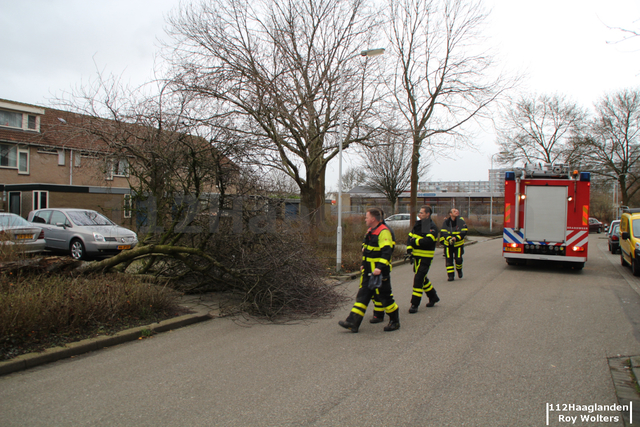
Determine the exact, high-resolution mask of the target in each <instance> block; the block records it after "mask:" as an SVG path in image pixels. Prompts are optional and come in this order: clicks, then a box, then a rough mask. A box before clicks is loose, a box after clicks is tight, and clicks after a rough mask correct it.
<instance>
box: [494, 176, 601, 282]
mask: <svg viewBox="0 0 640 427" xmlns="http://www.w3.org/2000/svg"><path fill="white" fill-rule="evenodd" d="M590 181H591V174H590V173H589V172H578V171H573V172H570V170H569V167H568V166H567V165H564V164H556V165H550V164H539V165H531V164H528V165H526V166H525V167H524V168H518V169H515V170H514V171H512V172H506V173H505V186H504V231H503V244H502V254H503V256H504V258H505V260H506V261H507V264H509V265H524V264H525V263H526V261H527V260H528V259H534V260H545V261H553V262H563V263H566V265H567V266H570V267H572V268H574V269H577V270H580V269H582V268H583V267H584V263H585V261H586V260H587V249H588V242H589V190H590V186H591V182H590Z"/></svg>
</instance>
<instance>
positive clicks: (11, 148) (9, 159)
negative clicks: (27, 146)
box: [0, 144, 18, 168]
mask: <svg viewBox="0 0 640 427" xmlns="http://www.w3.org/2000/svg"><path fill="white" fill-rule="evenodd" d="M17 160H18V148H17V147H16V146H15V145H7V144H0V167H5V168H15V167H16V166H17Z"/></svg>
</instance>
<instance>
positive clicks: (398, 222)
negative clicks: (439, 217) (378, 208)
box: [384, 213, 420, 228]
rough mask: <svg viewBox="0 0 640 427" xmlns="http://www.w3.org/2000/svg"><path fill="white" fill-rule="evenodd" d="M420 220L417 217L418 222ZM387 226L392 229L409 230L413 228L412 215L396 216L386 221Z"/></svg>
mask: <svg viewBox="0 0 640 427" xmlns="http://www.w3.org/2000/svg"><path fill="white" fill-rule="evenodd" d="M419 219H420V218H418V217H416V221H417V220H419ZM384 222H385V224H387V225H388V226H389V227H391V228H409V227H410V226H411V215H410V214H408V213H407V214H395V215H391V216H390V217H387V218H385V219H384Z"/></svg>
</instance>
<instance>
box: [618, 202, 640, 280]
mask: <svg viewBox="0 0 640 427" xmlns="http://www.w3.org/2000/svg"><path fill="white" fill-rule="evenodd" d="M636 211H638V210H637V209H629V210H626V211H624V212H623V213H622V217H621V218H620V264H622V265H623V266H624V265H630V266H631V271H632V272H633V275H634V276H640V260H639V259H638V256H639V255H640V249H639V248H640V211H638V212H636Z"/></svg>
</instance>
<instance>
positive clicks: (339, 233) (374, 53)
mask: <svg viewBox="0 0 640 427" xmlns="http://www.w3.org/2000/svg"><path fill="white" fill-rule="evenodd" d="M383 53H384V49H383V48H379V49H368V50H363V51H362V52H360V56H364V57H366V58H372V57H374V56H379V55H382V54H383ZM349 59H351V58H349ZM340 111H342V108H340ZM338 120H340V118H339V117H338ZM342 133H343V124H342V120H340V123H339V125H338V142H339V143H340V145H339V146H338V229H337V230H336V240H337V244H336V272H338V271H340V270H342V144H343V141H342Z"/></svg>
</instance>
